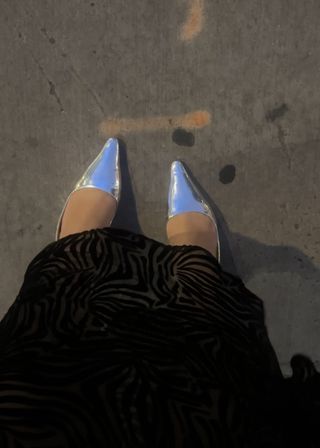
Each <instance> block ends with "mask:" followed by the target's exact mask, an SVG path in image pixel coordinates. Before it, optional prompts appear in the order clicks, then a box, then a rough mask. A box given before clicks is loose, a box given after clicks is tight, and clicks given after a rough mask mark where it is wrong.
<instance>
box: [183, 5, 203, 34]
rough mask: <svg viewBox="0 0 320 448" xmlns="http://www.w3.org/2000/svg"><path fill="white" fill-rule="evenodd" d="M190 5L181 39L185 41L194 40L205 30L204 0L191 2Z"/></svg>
mask: <svg viewBox="0 0 320 448" xmlns="http://www.w3.org/2000/svg"><path fill="white" fill-rule="evenodd" d="M190 3H191V4H190V7H189V13H188V17H187V20H186V21H185V23H184V24H183V26H182V28H181V32H180V39H181V40H183V41H190V40H192V39H193V38H194V37H195V36H196V35H197V34H199V33H200V32H201V30H202V28H203V22H204V0H190Z"/></svg>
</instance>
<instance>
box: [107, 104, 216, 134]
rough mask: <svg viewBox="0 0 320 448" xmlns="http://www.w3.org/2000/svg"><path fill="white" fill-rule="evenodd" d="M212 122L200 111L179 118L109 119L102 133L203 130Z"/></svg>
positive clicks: (204, 112) (206, 113) (208, 116)
mask: <svg viewBox="0 0 320 448" xmlns="http://www.w3.org/2000/svg"><path fill="white" fill-rule="evenodd" d="M210 122H211V115H210V113H209V112H207V111H203V110H198V111H195V112H191V113H189V114H185V115H178V116H160V117H146V118H114V119H107V120H105V121H103V122H102V123H101V124H100V131H101V132H102V134H104V135H106V136H116V135H118V134H120V133H128V132H140V131H157V130H161V129H175V128H184V129H201V128H204V127H205V126H207V125H208V124H209V123H210Z"/></svg>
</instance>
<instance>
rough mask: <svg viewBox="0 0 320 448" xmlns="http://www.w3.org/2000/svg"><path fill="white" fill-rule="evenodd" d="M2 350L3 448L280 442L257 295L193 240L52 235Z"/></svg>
mask: <svg viewBox="0 0 320 448" xmlns="http://www.w3.org/2000/svg"><path fill="white" fill-rule="evenodd" d="M0 356H1V358H0V359H1V367H0V446H1V447H4V448H8V447H10V448H18V447H19V448H21V447H32V448H36V447H39V448H40V447H41V448H53V447H56V448H64V447H72V448H73V447H78V448H79V447H94V448H97V447H98V448H99V447H117V448H122V447H123V448H127V447H130V448H135V447H146V448H164V447H165V448H167V447H172V448H178V447H179V448H189V447H190V448H191V447H192V448H201V447H255V448H256V447H280V446H281V447H283V446H284V440H285V439H284V437H285V436H284V435H283V431H282V430H281V428H280V426H279V425H278V424H277V422H278V419H279V418H280V419H281V418H282V417H281V415H282V414H281V413H283V412H287V410H286V409H285V408H284V407H283V400H282V401H281V403H282V404H281V403H280V401H279V396H280V395H281V392H279V391H281V390H282V389H280V388H279V387H280V386H279V385H281V384H282V381H283V377H282V374H281V371H280V368H279V364H278V361H277V358H276V355H275V352H274V350H273V348H272V346H271V344H270V341H269V339H268V335H267V330H266V328H265V325H264V312H263V304H262V301H261V300H260V299H259V298H258V297H256V296H255V295H254V294H253V293H251V292H250V291H249V290H248V289H246V287H245V286H244V284H243V283H242V281H241V279H240V278H237V277H235V276H233V275H231V274H229V273H227V272H225V271H223V270H222V268H221V266H220V265H219V263H218V262H217V260H216V259H215V258H214V257H213V256H212V255H211V254H210V253H209V252H208V251H206V250H205V249H202V248H200V247H198V246H169V245H165V244H163V243H160V242H158V241H155V240H153V239H150V238H147V237H145V236H143V235H139V234H135V233H131V232H129V231H126V230H122V229H114V228H104V229H96V230H90V231H85V232H81V233H78V234H75V235H69V236H67V237H65V238H63V239H61V240H59V241H57V242H53V243H51V244H49V245H48V246H46V247H45V248H44V249H43V250H42V251H41V252H40V253H39V254H38V255H37V256H36V257H35V258H34V259H33V260H32V262H31V263H30V264H29V266H28V268H27V270H26V273H25V277H24V282H23V285H22V287H21V289H20V291H19V294H18V296H17V298H16V300H15V302H14V303H13V305H12V306H11V307H10V308H9V310H8V312H7V314H6V315H5V316H4V318H3V319H2V321H1V323H0ZM319 396H320V394H319ZM279 403H280V404H279ZM281 406H282V407H281Z"/></svg>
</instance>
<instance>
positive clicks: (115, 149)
mask: <svg viewBox="0 0 320 448" xmlns="http://www.w3.org/2000/svg"><path fill="white" fill-rule="evenodd" d="M82 188H97V189H99V190H102V191H105V192H106V193H109V194H111V195H112V196H113V197H114V198H115V199H116V201H117V205H118V203H119V200H120V193H121V172H120V163H119V142H118V140H117V139H116V138H109V140H107V142H106V143H105V145H104V147H103V148H102V150H101V152H100V153H99V155H98V156H97V157H96V158H95V160H94V161H93V162H92V163H91V164H90V165H89V167H88V168H87V169H86V171H85V173H84V174H83V176H82V177H81V179H80V180H79V181H78V182H77V184H76V186H75V188H74V190H72V192H71V193H70V194H69V196H68V199H67V200H66V203H65V205H64V207H63V210H62V212H61V215H60V218H59V220H58V225H57V229H56V236H55V240H56V241H57V240H58V239H59V235H60V231H61V222H62V218H63V215H64V211H65V209H66V207H67V204H68V201H69V198H70V196H71V195H72V193H74V192H75V191H77V190H80V189H82ZM111 223H112V221H111V222H110V223H106V226H107V225H111Z"/></svg>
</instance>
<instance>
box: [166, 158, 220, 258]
mask: <svg viewBox="0 0 320 448" xmlns="http://www.w3.org/2000/svg"><path fill="white" fill-rule="evenodd" d="M188 212H197V213H202V214H204V215H206V216H208V217H209V218H210V219H211V220H212V221H213V223H214V225H215V228H216V233H217V258H218V261H220V240H219V233H218V227H217V221H216V218H215V215H214V213H213V211H212V210H211V208H210V207H209V205H208V204H207V203H206V202H205V200H204V199H203V197H202V195H201V193H200V191H199V190H198V188H197V187H196V186H195V184H194V183H193V182H192V180H191V178H190V176H189V175H188V173H187V171H186V169H185V168H184V166H183V163H182V162H181V161H180V160H175V161H174V162H172V164H171V176H170V186H169V195H168V220H169V219H171V218H173V217H174V216H176V215H179V214H182V213H188Z"/></svg>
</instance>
